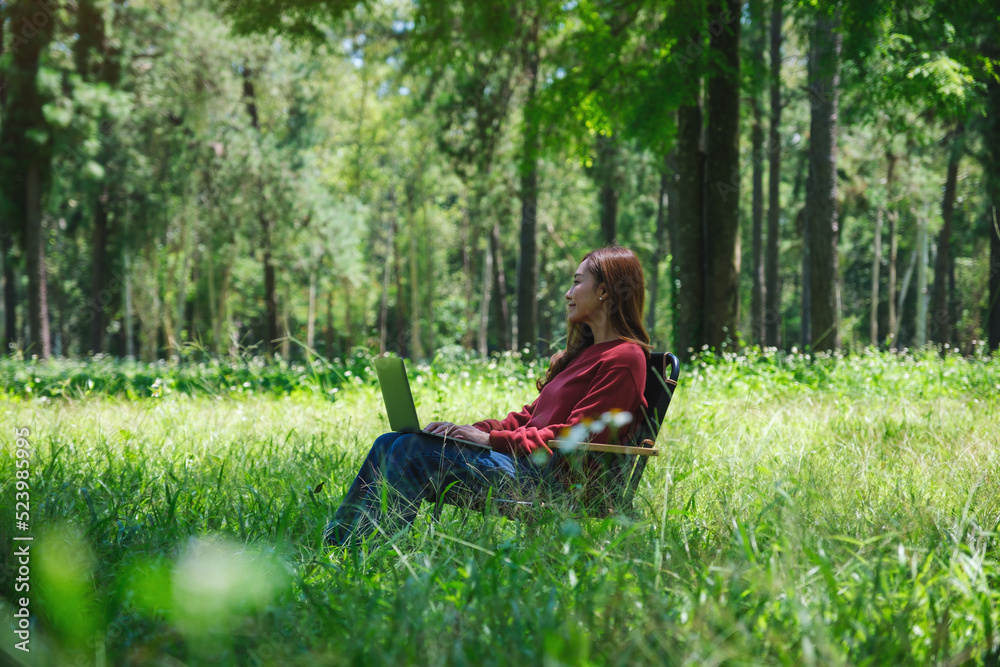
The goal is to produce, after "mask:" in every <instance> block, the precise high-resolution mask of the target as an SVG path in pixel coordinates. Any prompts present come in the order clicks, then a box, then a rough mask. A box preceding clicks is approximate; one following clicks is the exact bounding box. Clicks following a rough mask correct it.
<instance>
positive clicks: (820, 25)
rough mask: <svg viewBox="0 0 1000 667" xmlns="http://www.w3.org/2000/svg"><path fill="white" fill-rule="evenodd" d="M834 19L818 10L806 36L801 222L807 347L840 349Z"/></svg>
mask: <svg viewBox="0 0 1000 667" xmlns="http://www.w3.org/2000/svg"><path fill="white" fill-rule="evenodd" d="M836 22H837V20H836V18H832V17H828V16H825V15H822V14H821V15H820V16H818V17H817V18H816V25H815V26H814V28H813V30H812V35H811V37H810V54H809V87H810V93H811V107H812V112H811V117H810V124H809V125H810V131H809V187H808V189H807V192H806V225H807V226H808V227H809V258H810V264H811V271H810V276H809V279H810V284H811V299H812V303H811V309H810V320H811V323H810V326H811V329H812V341H811V346H810V347H811V349H813V350H839V349H840V330H839V317H840V281H839V273H840V268H839V262H838V257H837V231H838V229H837V96H838V87H839V84H840V76H839V65H840V47H841V41H842V37H841V35H840V33H839V32H835V31H834V27H835V26H836Z"/></svg>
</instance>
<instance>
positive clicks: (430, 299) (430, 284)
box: [423, 198, 437, 357]
mask: <svg viewBox="0 0 1000 667" xmlns="http://www.w3.org/2000/svg"><path fill="white" fill-rule="evenodd" d="M423 216H424V233H425V238H427V239H432V238H434V237H433V235H432V232H431V220H430V217H429V216H428V215H427V199H426V198H425V199H424V204H423ZM435 245H436V244H434V243H429V244H428V247H427V252H426V253H424V255H425V257H426V260H427V263H426V265H425V268H424V275H425V276H426V280H424V283H425V284H426V285H427V295H426V302H425V303H426V308H425V310H426V312H427V353H428V354H429V355H430V356H431V357H433V356H434V353H435V352H436V351H437V346H436V343H435V341H434V329H435V326H434V269H435V267H436V266H437V262H435V261H434V248H435Z"/></svg>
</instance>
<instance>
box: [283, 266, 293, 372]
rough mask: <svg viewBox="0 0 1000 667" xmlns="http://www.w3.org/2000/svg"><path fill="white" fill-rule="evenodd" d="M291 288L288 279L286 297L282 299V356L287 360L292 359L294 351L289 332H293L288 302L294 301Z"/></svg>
mask: <svg viewBox="0 0 1000 667" xmlns="http://www.w3.org/2000/svg"><path fill="white" fill-rule="evenodd" d="M290 289H291V287H290V286H289V284H288V281H287V280H286V281H285V294H284V297H285V298H284V299H282V300H281V301H282V303H281V358H282V359H285V360H288V359H290V358H291V353H292V340H291V337H290V336H289V333H290V332H291V330H292V327H291V325H290V324H289V320H290V316H289V313H288V304H289V303H291V301H292V298H291V296H292V295H291V294H290V293H289V290H290Z"/></svg>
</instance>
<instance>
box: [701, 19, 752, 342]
mask: <svg viewBox="0 0 1000 667" xmlns="http://www.w3.org/2000/svg"><path fill="white" fill-rule="evenodd" d="M742 4H743V3H742V2H741V1H740V0H717V1H713V2H711V3H709V15H710V16H712V17H716V18H715V20H714V21H713V22H712V23H711V24H710V26H709V31H710V33H711V37H710V48H709V51H710V64H709V67H710V70H709V76H708V80H707V98H708V105H707V110H706V115H707V126H708V127H707V141H706V167H705V180H706V182H707V184H708V186H707V191H706V192H705V194H704V196H705V198H706V202H705V231H706V239H707V240H708V241H709V242H708V243H707V246H706V247H707V252H706V256H705V259H706V262H707V265H708V271H707V273H706V276H707V281H706V289H705V302H706V303H705V325H704V326H705V339H706V342H707V343H708V344H709V345H710V346H713V347H715V349H716V350H721V349H722V345H723V343H724V342H726V341H727V339H729V340H730V341H733V342H735V341H736V336H737V326H738V324H739V304H740V299H739V287H740V216H739V213H740V207H739V155H740V152H739V138H740V135H739V129H740V15H741V10H742Z"/></svg>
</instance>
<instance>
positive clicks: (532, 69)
mask: <svg viewBox="0 0 1000 667" xmlns="http://www.w3.org/2000/svg"><path fill="white" fill-rule="evenodd" d="M538 23H539V18H538V16H537V15H536V16H535V17H534V19H533V23H532V26H531V32H530V34H529V37H528V41H527V44H526V45H525V49H524V66H525V74H526V75H527V77H528V91H527V98H526V99H525V103H524V144H523V152H522V156H521V165H520V177H521V248H520V250H521V255H520V261H519V262H518V264H519V270H518V275H517V347H518V350H520V351H521V352H522V353H524V354H525V356H526V358H528V359H533V358H534V355H535V350H536V345H537V341H538V325H537V322H538V299H537V296H538V261H537V259H538V247H537V215H538V132H539V122H540V121H539V118H538V114H539V110H538V108H537V106H538V104H537V100H536V99H535V97H536V90H537V87H538V64H539V63H538V61H539V54H538ZM525 350H526V352H525Z"/></svg>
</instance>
